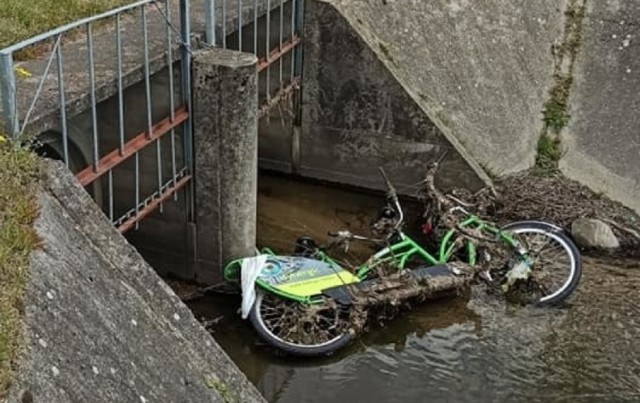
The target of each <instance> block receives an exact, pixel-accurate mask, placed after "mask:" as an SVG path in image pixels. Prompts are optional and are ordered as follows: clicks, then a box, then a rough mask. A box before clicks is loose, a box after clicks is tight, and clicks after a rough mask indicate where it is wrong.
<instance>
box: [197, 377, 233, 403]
mask: <svg viewBox="0 0 640 403" xmlns="http://www.w3.org/2000/svg"><path fill="white" fill-rule="evenodd" d="M205 384H206V385H207V387H208V388H209V389H215V390H216V391H217V392H218V393H219V394H220V397H221V398H222V400H223V401H224V402H225V403H234V402H236V401H237V399H235V397H234V394H233V392H232V391H231V388H229V386H228V385H227V384H226V383H224V382H223V381H221V380H220V379H218V378H216V377H213V376H208V377H206V378H205Z"/></svg>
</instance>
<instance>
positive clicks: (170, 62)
mask: <svg viewBox="0 0 640 403" xmlns="http://www.w3.org/2000/svg"><path fill="white" fill-rule="evenodd" d="M208 1H212V4H213V13H214V14H213V28H214V30H213V44H215V41H216V40H215V37H216V34H215V21H216V20H215V0H208ZM164 4H165V8H166V10H167V20H169V21H171V10H170V8H169V6H170V5H169V0H165V3H164ZM166 25H167V58H168V59H169V60H167V66H168V70H169V109H170V111H171V114H170V122H171V123H173V122H174V120H175V116H176V114H175V108H176V107H175V99H174V92H175V87H174V83H173V46H171V43H172V38H173V34H172V33H171V27H170V26H169V24H166ZM171 174H172V178H173V183H174V184H175V182H176V131H175V129H173V128H172V129H171ZM174 200H178V194H177V193H175V194H174Z"/></svg>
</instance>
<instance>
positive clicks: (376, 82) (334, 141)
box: [299, 1, 486, 196]
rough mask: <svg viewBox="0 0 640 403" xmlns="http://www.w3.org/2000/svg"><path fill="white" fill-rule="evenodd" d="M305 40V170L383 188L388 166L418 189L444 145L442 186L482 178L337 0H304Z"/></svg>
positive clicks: (403, 186) (471, 184) (405, 188)
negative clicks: (381, 172) (336, 5)
mask: <svg viewBox="0 0 640 403" xmlns="http://www.w3.org/2000/svg"><path fill="white" fill-rule="evenodd" d="M305 41H306V42H305V48H304V50H305V58H304V60H305V62H304V72H303V75H304V85H303V86H302V88H303V93H302V101H303V113H302V135H301V137H300V169H299V173H300V174H302V175H304V176H309V177H316V178H320V179H325V180H330V181H332V182H342V183H347V184H350V185H356V186H361V187H367V188H375V189H384V187H385V185H384V182H383V181H382V178H381V177H380V175H379V174H378V171H377V170H376V167H378V166H383V167H384V168H385V170H386V171H387V173H388V174H389V176H390V178H391V179H392V180H393V182H394V183H395V184H396V185H397V186H398V187H399V190H400V192H401V193H403V194H409V195H412V196H414V195H415V193H416V187H415V186H412V185H415V184H416V183H420V182H421V181H422V180H423V179H424V170H425V167H426V165H427V164H428V163H429V162H431V161H434V160H435V159H436V158H438V157H439V156H440V155H441V154H442V153H443V152H447V157H446V159H445V160H444V162H443V165H442V169H441V170H440V172H439V175H438V178H437V179H438V181H439V186H441V187H442V188H445V189H447V188H450V187H452V186H458V187H466V188H469V189H478V188H479V187H481V186H483V185H484V183H483V180H484V179H486V178H484V177H483V176H482V172H481V170H474V168H473V166H472V165H470V164H469V163H468V162H467V161H465V159H464V158H463V157H462V156H460V154H459V152H458V150H456V149H455V148H454V147H452V145H451V143H450V141H449V140H448V139H447V138H446V136H444V135H443V133H442V131H441V130H440V129H439V128H438V127H437V126H436V125H435V124H434V123H433V122H432V121H431V119H430V118H429V116H428V115H427V114H425V112H424V111H423V110H422V109H421V108H420V106H419V105H418V104H417V103H416V102H415V100H414V99H412V98H411V96H410V95H408V93H407V92H406V91H405V89H404V88H403V87H402V85H401V84H400V83H399V82H398V78H397V76H394V72H393V71H392V70H390V69H389V66H385V64H384V63H383V62H382V61H381V60H380V59H379V55H377V54H376V53H375V52H374V51H373V50H372V49H371V48H370V46H369V44H368V43H366V42H365V41H363V40H362V39H361V38H360V37H359V35H358V34H357V32H356V31H354V29H353V27H352V26H351V25H350V24H349V21H348V20H346V19H345V18H343V16H342V15H341V14H340V13H339V12H338V11H336V9H335V8H334V7H333V6H331V5H330V4H327V3H324V2H319V1H310V2H307V4H306V12H305Z"/></svg>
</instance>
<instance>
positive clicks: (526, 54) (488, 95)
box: [329, 0, 566, 174]
mask: <svg viewBox="0 0 640 403" xmlns="http://www.w3.org/2000/svg"><path fill="white" fill-rule="evenodd" d="M329 3H331V4H332V5H334V6H335V7H336V9H337V10H339V11H340V13H341V14H342V15H343V16H344V17H345V18H346V19H347V20H348V21H349V23H350V25H351V27H352V28H353V29H354V30H355V31H357V32H358V34H359V35H360V36H361V37H362V38H363V40H364V41H365V42H366V43H367V44H368V45H369V47H370V48H371V49H372V50H373V51H374V52H376V54H377V55H378V57H379V58H380V60H381V61H382V62H383V63H384V65H385V66H386V67H387V68H388V69H389V71H390V72H391V73H392V74H393V75H394V77H395V78H396V79H397V80H398V82H400V83H401V84H402V86H403V87H404V89H405V90H406V91H407V93H408V94H409V95H410V96H411V98H412V99H413V100H414V102H416V103H417V104H418V105H419V106H420V108H421V109H422V110H423V111H424V112H425V113H426V114H427V115H428V116H429V118H430V119H431V121H433V122H434V123H435V124H436V125H437V127H438V128H439V129H440V130H441V132H442V133H443V134H444V135H445V136H446V137H447V139H448V140H449V141H450V142H451V143H452V144H454V145H455V146H456V148H457V149H458V150H459V151H460V152H461V153H462V154H463V155H464V156H465V158H466V159H467V161H468V162H469V163H470V164H472V165H474V164H478V165H480V166H481V167H483V168H486V169H488V170H489V171H491V172H493V173H494V174H507V173H511V172H516V171H519V170H522V169H526V168H529V167H531V166H532V165H533V163H534V159H535V150H536V142H537V140H538V138H539V135H540V132H541V129H542V120H541V119H542V114H541V111H542V107H543V103H544V101H545V100H546V98H547V90H548V88H549V87H550V85H551V84H552V73H553V58H552V53H551V47H552V45H553V44H554V42H555V41H556V40H558V39H561V37H562V27H563V22H564V16H563V12H564V10H565V3H566V1H564V0H540V1H530V0H514V1H502V0H488V1H484V2H482V3H478V2H475V1H469V0H435V1H410V2H407V1H399V0H381V1H367V0H332V1H329Z"/></svg>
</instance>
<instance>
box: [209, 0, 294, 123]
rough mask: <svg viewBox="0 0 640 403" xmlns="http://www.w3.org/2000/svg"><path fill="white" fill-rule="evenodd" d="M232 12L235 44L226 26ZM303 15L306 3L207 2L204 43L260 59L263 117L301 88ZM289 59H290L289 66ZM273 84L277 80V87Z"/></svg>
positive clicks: (289, 0)
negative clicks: (275, 67) (275, 65)
mask: <svg viewBox="0 0 640 403" xmlns="http://www.w3.org/2000/svg"><path fill="white" fill-rule="evenodd" d="M230 10H235V16H234V17H233V20H234V23H233V25H232V27H233V28H232V29H234V30H235V31H234V32H233V36H234V38H233V43H230V40H229V36H230V35H231V34H232V33H231V32H229V29H228V24H227V21H228V20H229V16H228V14H229V13H230ZM303 13H304V0H261V1H258V0H205V43H206V44H207V45H209V46H215V47H222V48H225V49H232V50H237V51H240V52H251V53H254V54H256V55H258V56H259V57H260V59H259V61H258V73H259V74H260V75H259V79H260V81H262V83H263V87H264V88H263V89H264V91H263V92H264V93H263V94H261V97H260V106H259V116H260V117H264V116H265V115H267V114H268V113H269V110H271V109H272V108H273V107H274V106H275V105H277V104H280V103H282V102H283V101H284V100H288V99H290V97H292V96H293V94H294V92H295V91H296V90H297V89H298V88H299V86H300V83H301V80H302V51H301V45H302V29H303V15H304V14H303ZM261 18H262V19H263V20H264V21H262V24H260V19H261ZM274 20H275V22H274ZM244 21H247V24H244ZM260 25H263V26H262V27H260ZM247 34H248V35H247ZM261 36H262V38H260V37H261ZM261 41H262V43H260V42H261ZM286 57H288V58H289V59H290V60H289V62H288V63H287V62H286V61H285V58H286ZM276 63H277V64H278V66H277V70H275V71H274V70H273V69H272V67H273V65H274V64H276ZM285 64H288V66H285ZM274 76H275V77H274ZM273 81H276V85H275V86H273V85H272V82H273ZM274 87H275V88H274ZM293 109H296V108H295V107H294V108H293Z"/></svg>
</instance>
